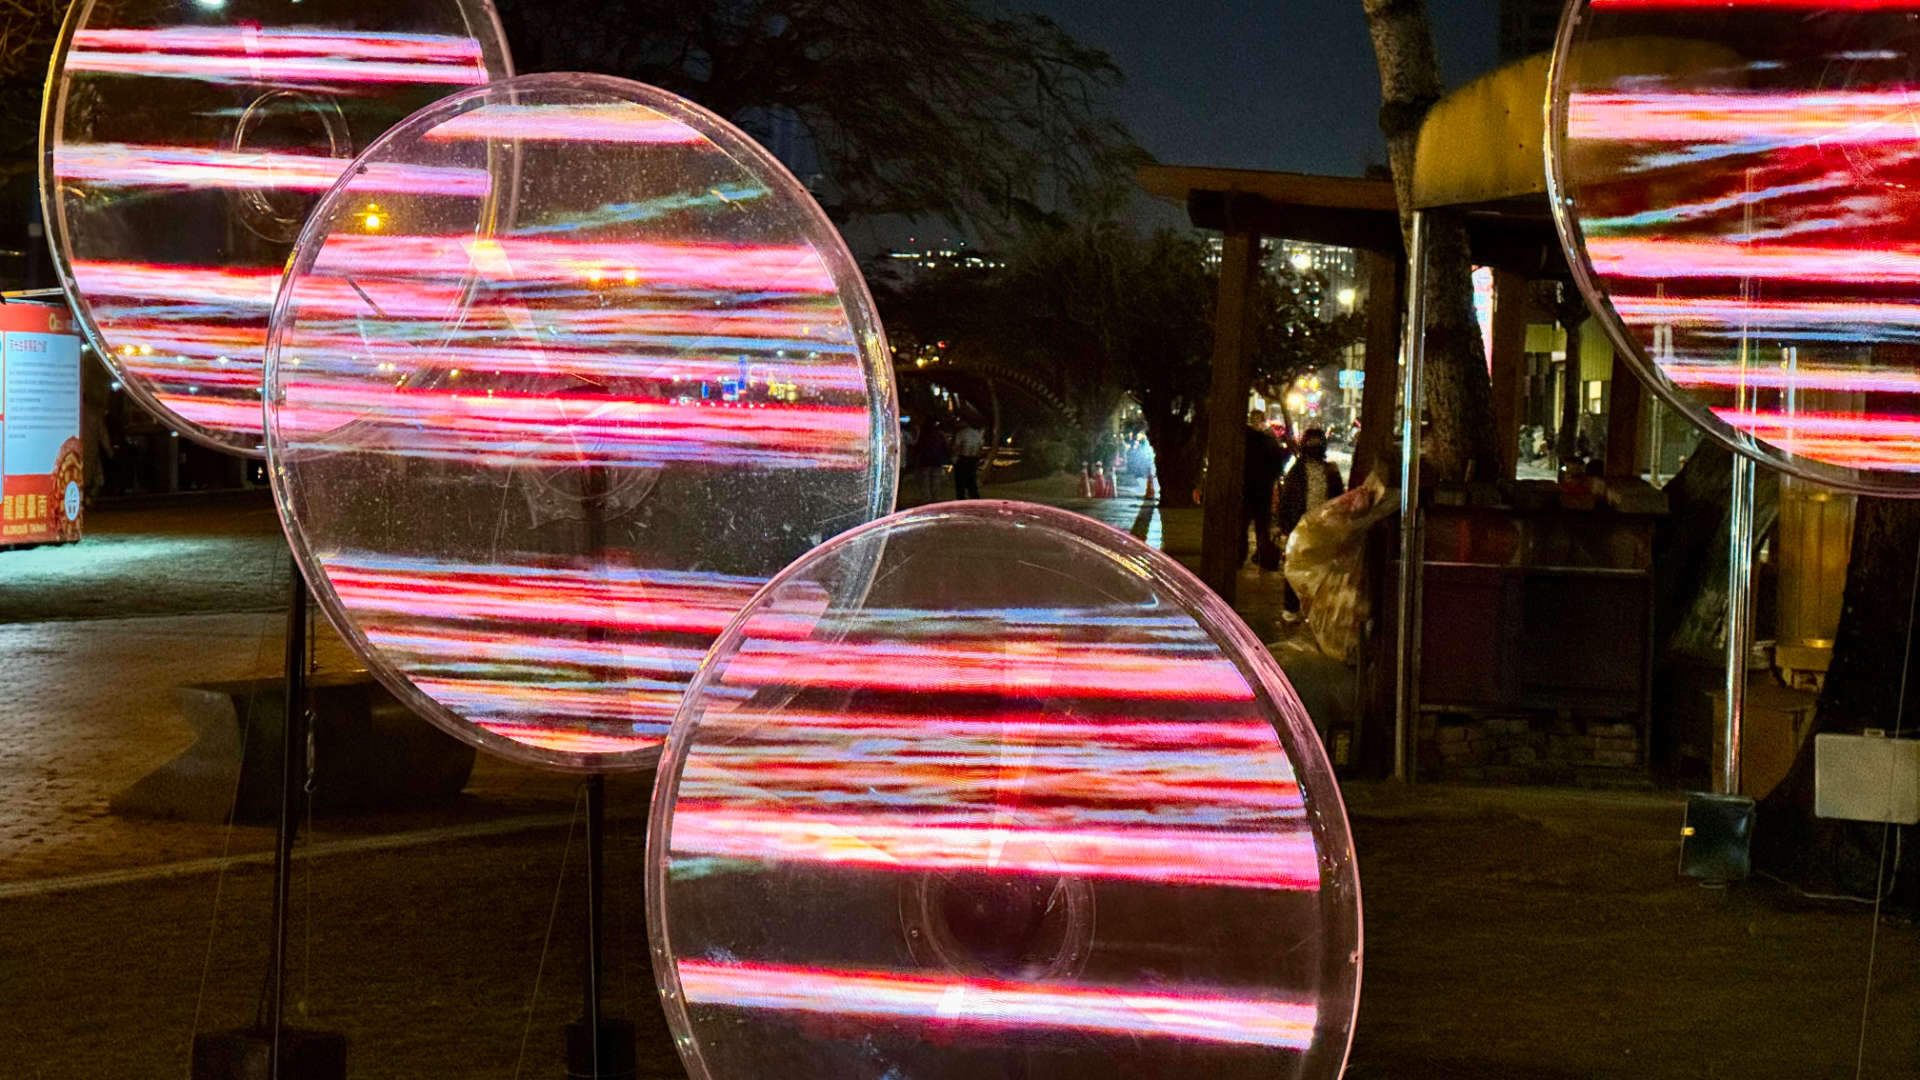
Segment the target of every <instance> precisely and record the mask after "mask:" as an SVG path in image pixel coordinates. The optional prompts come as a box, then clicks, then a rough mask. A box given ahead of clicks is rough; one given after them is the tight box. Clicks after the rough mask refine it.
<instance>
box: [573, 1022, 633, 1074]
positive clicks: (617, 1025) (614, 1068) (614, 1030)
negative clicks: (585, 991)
mask: <svg viewBox="0 0 1920 1080" xmlns="http://www.w3.org/2000/svg"><path fill="white" fill-rule="evenodd" d="M587 1030H588V1024H587V1022H586V1021H585V1020H575V1021H574V1022H573V1023H571V1024H568V1025H567V1080H634V1074H635V1073H636V1072H638V1071H639V1067H640V1066H639V1062H638V1058H639V1054H638V1053H637V1051H636V1049H635V1048H636V1046H637V1045H638V1043H637V1041H636V1039H635V1036H634V1032H633V1024H632V1023H630V1022H629V1021H626V1020H615V1019H612V1018H608V1019H604V1020H601V1021H600V1071H599V1072H598V1073H595V1072H594V1071H593V1043H592V1042H591V1041H590V1040H589V1039H588V1037H587Z"/></svg>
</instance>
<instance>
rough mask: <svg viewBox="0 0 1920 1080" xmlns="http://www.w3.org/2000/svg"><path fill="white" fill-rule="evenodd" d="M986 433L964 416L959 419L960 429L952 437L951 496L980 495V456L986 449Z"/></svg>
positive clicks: (970, 496) (974, 496)
mask: <svg viewBox="0 0 1920 1080" xmlns="http://www.w3.org/2000/svg"><path fill="white" fill-rule="evenodd" d="M986 439H987V437H986V435H985V434H983V433H982V432H981V430H980V429H979V427H977V426H975V424H974V422H973V421H972V420H971V419H969V418H966V417H962V418H961V419H960V431H959V433H958V434H956V435H954V437H953V497H954V498H956V499H977V498H979V497H980V456H981V454H982V453H983V452H984V451H985V449H986Z"/></svg>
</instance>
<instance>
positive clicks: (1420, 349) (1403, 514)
mask: <svg viewBox="0 0 1920 1080" xmlns="http://www.w3.org/2000/svg"><path fill="white" fill-rule="evenodd" d="M1407 259H1408V268H1409V270H1410V271H1411V273H1410V274H1409V275H1408V279H1407V328H1406V333H1407V337H1406V343H1407V344H1406V351H1405V356H1406V360H1405V362H1404V363H1403V365H1402V370H1401V380H1400V387H1401V390H1400V394H1401V404H1400V613H1399V621H1400V637H1399V646H1400V648H1399V653H1400V654H1399V656H1398V657H1397V658H1396V659H1397V663H1396V667H1395V687H1396V689H1397V691H1398V693H1397V694H1396V696H1395V699H1394V717H1393V778H1394V779H1395V780H1402V781H1404V780H1410V779H1412V775H1411V768H1410V762H1409V760H1408V759H1409V756H1410V753H1409V752H1410V740H1411V739H1412V737H1413V735H1414V731H1415V724H1414V718H1415V716H1416V714H1417V712H1418V709H1419V707H1420V703H1419V700H1418V698H1419V687H1418V686H1417V685H1416V684H1417V681H1418V680H1417V679H1416V677H1415V670H1416V669H1415V667H1414V665H1415V663H1416V662H1417V660H1416V657H1417V655H1418V653H1419V649H1420V641H1419V633H1420V629H1419V627H1418V626H1416V625H1415V620H1414V612H1415V609H1416V607H1417V605H1418V599H1419V590H1420V413H1421V410H1422V406H1423V404H1424V402H1425V401H1426V370H1425V369H1426V359H1427V218H1426V215H1425V214H1423V213H1421V212H1419V211H1417V210H1416V211H1414V214H1413V240H1412V243H1411V244H1410V245H1409V251H1408V255H1407Z"/></svg>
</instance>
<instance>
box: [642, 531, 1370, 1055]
mask: <svg viewBox="0 0 1920 1080" xmlns="http://www.w3.org/2000/svg"><path fill="white" fill-rule="evenodd" d="M667 746H668V749H667V754H666V756H665V758H664V759H663V760H662V762H661V768H660V771H659V774H658V779H657V781H656V787H655V792H654V806H653V819H652V823H651V825H650V827H649V831H648V874H649V878H648V888H647V901H648V905H649V908H648V916H649V923H650V930H651V932H652V940H653V947H654V969H655V975H656V978H657V979H658V981H659V983H660V985H661V987H662V993H663V995H664V997H665V1003H666V1008H667V1015H668V1019H669V1022H670V1023H671V1024H672V1026H673V1029H674V1034H675V1036H676V1039H677V1040H678V1045H679V1046H680V1049H681V1056H682V1059H683V1061H684V1062H685V1064H686V1065H687V1068H688V1071H689V1073H690V1074H691V1075H692V1076H693V1077H694V1078H695V1080H754V1078H759V1077H768V1076H780V1077H784V1078H788V1080H808V1078H818V1080H844V1078H847V1077H867V1078H879V1077H913V1078H915V1080H935V1078H954V1080H960V1078H974V1077H1002V1076H1018V1077H1026V1078H1029V1080H1046V1078H1063V1077H1100V1078H1109V1080H1111V1078H1118V1077H1128V1078H1135V1080H1138V1078H1146V1077H1182V1078H1189V1077H1207V1078H1212V1080H1226V1078H1237V1077H1263V1078H1270V1077H1300V1078H1319V1080H1330V1078H1332V1077H1336V1076H1338V1075H1339V1074H1340V1071H1341V1068H1342V1066H1343V1064H1344V1062H1345V1060H1346V1054H1347V1049H1348V1045H1349V1039H1350V1035H1351V1031H1352V1024H1353V1019H1354V1011H1355V1007H1356V1005H1357V1002H1358V993H1359V980H1360V898H1359V881H1358V877H1357V874H1356V869H1355V864H1354V857H1353V849H1352V845H1351V842H1350V840H1349V838H1348V833H1347V820H1346V814H1345V811H1344V810H1343V808H1342V805H1341V801H1340V795H1339V791H1338V789H1337V787H1336V786H1335V783H1334V779H1333V775H1332V773H1331V771H1330V769H1329V768H1328V765H1327V760H1326V757H1325V754H1324V752H1323V751H1322V749H1321V746H1320V743H1319V741H1318V738H1317V736H1316V735H1315V733H1314V730H1313V726H1312V723H1311V722H1310V720H1309V719H1308V717H1307V715H1306V712H1305V710H1304V709H1303V708H1302V706H1301V704H1300V701H1299V699H1298V697H1296V696H1295V694H1294V692H1293V690H1292V688H1291V687H1290V686H1289V685H1288V684H1287V681H1286V678H1285V676H1283V675H1282V674H1281V672H1280V670H1279V668H1278V667H1276V666H1275V664H1274V662H1273V659H1272V657H1271V656H1270V655H1269V654H1268V653H1267V651H1266V650H1265V649H1264V648H1263V647H1262V646H1261V645H1260V644H1259V642H1258V641H1256V640H1255V639H1254V637H1253V635H1252V634H1251V633H1250V632H1249V631H1248V630H1247V629H1246V628H1245V626H1244V625H1242V624H1241V623H1240V621H1239V619H1238V618H1237V617H1236V616H1235V615H1234V614H1233V613H1232V611H1231V610H1229V609H1228V608H1227V607H1226V605H1225V604H1223V603H1222V602H1221V601H1220V600H1219V599H1218V597H1216V596H1215V595H1214V594H1213V593H1211V592H1209V591H1207V590H1206V589H1205V587H1204V586H1202V585H1201V584H1200V583H1199V582H1198V581H1196V580H1195V579H1194V578H1193V577H1192V576H1191V575H1189V574H1188V573H1187V572H1186V571H1185V570H1184V569H1182V568H1181V567H1180V566H1179V565H1178V564H1176V563H1174V562H1173V561H1172V560H1171V559H1169V558H1167V557H1166V556H1164V555H1162V554H1160V553H1159V552H1156V551H1153V550H1151V549H1148V548H1146V547H1145V546H1143V545H1141V544H1139V543H1138V542H1136V541H1135V540H1134V539H1133V538H1132V537H1130V536H1127V535H1125V534H1123V533H1119V532H1116V531H1114V530H1111V529H1109V528H1107V527H1105V526H1103V525H1100V524H1097V523H1095V522H1092V521H1089V520H1087V519H1085V518H1082V517H1078V516H1075V515H1072V514H1068V513H1066V512H1064V511H1059V510H1052V509H1047V508H1044V507H1037V506H1029V505H1025V504H1019V503H1005V502H968V503H948V504H943V505H938V506H932V507H926V508H922V509H918V510H913V511H908V512H905V513H901V514H897V515H895V516H893V517H890V518H886V519H884V520H882V521H879V522H875V523H874V524H872V525H869V526H866V527H864V528H862V529H859V530H856V531H854V532H851V533H848V534H846V535H845V536H842V537H840V538H839V539H837V540H834V541H832V542H831V543H828V544H827V545H825V546H823V547H821V548H819V549H817V550H815V551H813V552H811V553H809V554H808V555H806V556H805V557H804V558H802V559H801V560H800V561H799V562H797V563H795V564H794V565H793V567H791V568H790V569H788V570H787V571H786V572H784V573H783V574H781V575H780V576H779V577H778V578H776V579H774V580H773V581H772V582H771V583H770V584H769V585H768V586H767V588H766V589H765V590H764V591H762V592H761V593H760V594H759V596H757V597H756V598H755V599H754V601H753V603H752V604H751V606H749V607H748V608H747V610H746V611H744V612H743V613H742V614H741V615H740V617H739V619H738V620H736V621H735V622H734V623H733V625H732V626H730V627H729V628H728V629H727V631H726V632H725V634H723V635H722V636H721V638H720V640H719V641H718V642H717V643H716V644H715V646H714V649H713V652H712V653H711V654H709V657H708V659H707V661H706V662H705V664H704V665H703V666H702V668H701V670H700V673H699V675H697V676H696V677H695V679H694V682H693V686H692V687H691V688H690V689H689V691H688V693H687V697H686V702H685V704H684V705H682V707H681V710H680V714H679V716H678V717H676V718H675V720H674V726H673V731H672V733H671V735H670V736H669V738H668V744H667Z"/></svg>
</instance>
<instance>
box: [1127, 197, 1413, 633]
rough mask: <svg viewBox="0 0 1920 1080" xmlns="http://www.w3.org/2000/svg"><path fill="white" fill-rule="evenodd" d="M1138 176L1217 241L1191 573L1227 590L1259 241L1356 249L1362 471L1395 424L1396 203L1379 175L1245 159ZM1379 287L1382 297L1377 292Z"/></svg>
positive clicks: (1400, 254) (1236, 528) (1234, 546)
mask: <svg viewBox="0 0 1920 1080" xmlns="http://www.w3.org/2000/svg"><path fill="white" fill-rule="evenodd" d="M1139 177H1140V184H1141V186H1142V187H1144V188H1145V189H1146V191H1147V193H1148V194H1150V195H1153V196H1155V197H1157V198H1160V199H1165V200H1167V201H1169V202H1173V203H1177V204H1179V205H1181V206H1184V207H1185V208H1186V211H1187V216H1188V218H1189V219H1190V220H1191V221H1192V222H1193V224H1194V225H1195V226H1197V227H1199V228H1203V229H1213V230H1217V231H1218V232H1220V233H1221V234H1222V237H1223V240H1224V243H1223V245H1222V249H1221V260H1220V300H1219V306H1218V308H1217V309H1216V314H1215V319H1214V327H1215V329H1214V337H1213V387H1212V391H1211V393H1210V395H1209V397H1208V402H1207V415H1208V417H1209V423H1208V425H1207V479H1206V487H1205V490H1204V500H1205V503H1206V506H1207V514H1206V518H1205V522H1204V526H1203V534H1202V539H1201V555H1200V576H1201V578H1202V579H1203V580H1204V581H1205V582H1206V583H1207V584H1208V585H1209V586H1210V587H1211V588H1212V589H1213V590H1214V591H1215V592H1217V593H1219V594H1220V595H1221V596H1223V597H1225V598H1226V599H1228V600H1232V599H1233V593H1234V581H1235V578H1236V576H1237V575H1238V574H1239V570H1240V567H1239V566H1238V565H1237V563H1238V559H1239V554H1240V539H1239V538H1240V535H1241V534H1242V533H1243V532H1244V531H1245V530H1246V527H1247V524H1246V520H1245V518H1244V516H1243V513H1242V507H1241V504H1240V500H1241V478H1242V476H1243V474H1244V472H1245V466H1246V439H1245V438H1244V437H1243V436H1242V435H1241V431H1240V428H1241V417H1242V416H1243V415H1245V412H1246V407H1247V396H1248V394H1249V393H1250V392H1251V391H1252V388H1253V354H1252V344H1253V335H1252V318H1253V315H1254V311H1253V304H1252V299H1253V295H1254V285H1255V283H1256V282H1257V280H1258V278H1259V270H1260V241H1261V240H1262V238H1264V237H1269V236H1271V237H1283V238H1285V239H1289V240H1304V241H1309V242H1312V243H1319V244H1332V245H1337V246H1339V247H1348V248H1354V249H1355V250H1358V251H1360V252H1361V253H1362V255H1363V257H1364V259H1365V263H1366V273H1367V289H1368V294H1369V295H1370V296H1371V297H1373V298H1374V300H1373V301H1371V302H1369V303H1368V305H1367V334H1366V356H1367V359H1366V365H1367V366H1366V389H1365V392H1364V397H1363V398H1362V399H1361V418H1360V440H1361V442H1360V446H1359V447H1358V448H1357V449H1356V452H1355V454H1354V462H1355V465H1354V470H1355V472H1356V474H1362V473H1363V471H1364V470H1366V469H1370V468H1372V467H1374V466H1375V465H1376V464H1377V463H1378V462H1379V461H1380V460H1381V458H1382V454H1383V451H1384V450H1385V449H1386V446H1387V440H1388V439H1389V438H1390V436H1391V433H1392V428H1393V410H1394V395H1393V388H1394V385H1395V383H1396V381H1397V373H1398V368H1399V352H1400V329H1401V315H1400V313H1401V310H1402V308H1404V306H1405V304H1404V298H1405V288H1404V279H1405V271H1404V267H1405V265H1406V255H1405V251H1404V248H1403V246H1402V243H1401V239H1400V219H1399V211H1398V209H1397V207H1396V205H1395V202H1394V194H1393V184H1392V182H1391V181H1387V180H1374V179H1361V178H1353V177H1336V176H1309V175H1305V174H1301V173H1283V172H1260V171H1255V170H1249V169H1211V168H1196V167H1192V166H1182V165H1147V166H1144V167H1142V168H1141V169H1140V173H1139ZM1381 298H1385V299H1386V300H1387V302H1386V303H1380V302H1378V301H1379V299H1381Z"/></svg>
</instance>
